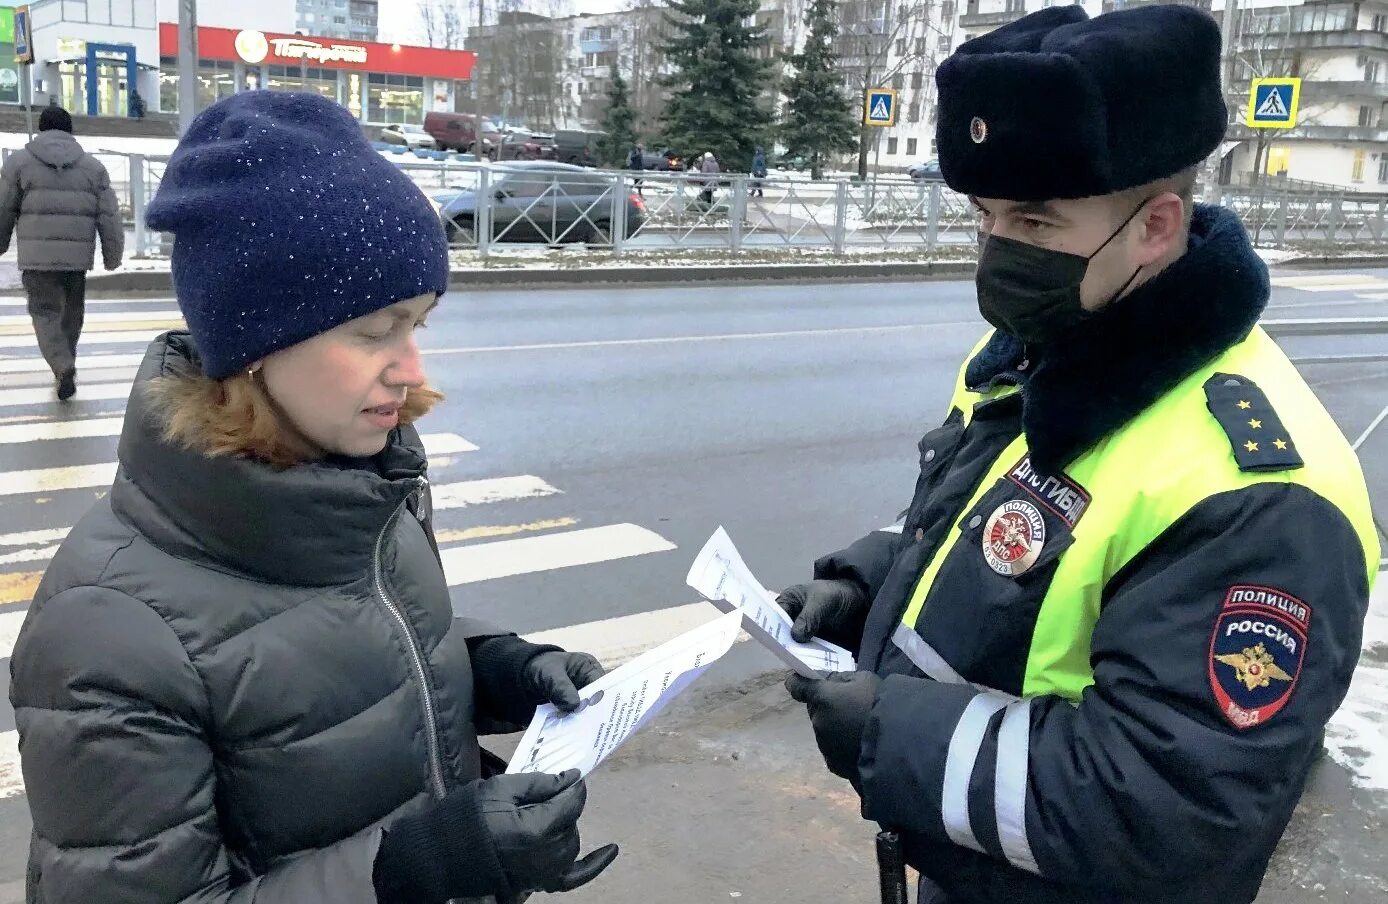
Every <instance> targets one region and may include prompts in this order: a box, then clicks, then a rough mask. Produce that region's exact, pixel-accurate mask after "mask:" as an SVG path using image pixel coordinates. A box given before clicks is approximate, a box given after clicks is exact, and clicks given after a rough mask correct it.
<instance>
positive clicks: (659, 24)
mask: <svg viewBox="0 0 1388 904" xmlns="http://www.w3.org/2000/svg"><path fill="white" fill-rule="evenodd" d="M665 8H666V7H665V4H664V2H663V0H630V2H629V3H628V5H627V15H625V16H623V17H622V20H623V24H622V32H623V34H622V43H621V47H622V55H623V59H622V62H623V63H624V64H625V65H624V67H623V68H624V69H625V70H626V71H627V72H628V73H629V74H628V75H627V81H628V83H629V87H630V89H631V106H632V109H633V110H635V111H636V124H637V131H638V132H639V133H641V134H644V135H650V134H653V133H654V132H655V131H656V130H657V129H658V128H659V122H660V114H661V112H662V111H663V110H664V109H665V88H663V87H662V86H661V84H660V77H661V76H662V75H666V74H668V71H669V70H668V67H667V66H666V64H665V58H664V55H663V54H662V53H661V50H660V48H661V47H662V46H663V45H664V44H665V40H666V33H665V15H664V11H665Z"/></svg>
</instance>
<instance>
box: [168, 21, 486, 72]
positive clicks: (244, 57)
mask: <svg viewBox="0 0 1388 904" xmlns="http://www.w3.org/2000/svg"><path fill="white" fill-rule="evenodd" d="M159 53H160V55H161V56H166V57H173V56H178V26H177V25H176V24H174V23H172V22H161V23H159ZM198 56H199V57H201V58H202V59H204V60H227V61H230V62H241V63H246V64H247V65H260V64H262V63H264V64H266V65H269V66H300V65H303V66H313V67H318V68H322V69H351V70H356V71H358V72H383V73H390V74H392V75H427V76H433V77H435V78H454V79H466V78H471V77H472V67H473V66H474V65H475V64H476V62H477V54H476V53H474V52H472V51H471V50H441V49H439V48H436V47H413V46H411V45H408V44H372V43H369V42H366V41H350V40H348V39H346V38H316V37H312V36H310V35H286V34H278V33H276V32H272V31H255V30H253V29H246V30H243V31H236V30H235V29H231V28H210V27H203V28H199V29H198Z"/></svg>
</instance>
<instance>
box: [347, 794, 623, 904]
mask: <svg viewBox="0 0 1388 904" xmlns="http://www.w3.org/2000/svg"><path fill="white" fill-rule="evenodd" d="M587 799H588V792H587V787H586V786H585V785H584V783H583V780H582V779H581V778H580V777H579V773H578V770H570V771H569V772H565V773H563V774H561V775H544V774H527V775H498V776H496V777H494V778H489V779H482V780H480V781H475V782H472V783H471V784H468V785H465V786H463V787H461V788H458V789H456V790H455V791H453V792H452V793H450V794H449V795H448V796H447V797H445V798H444V799H443V800H440V801H434V802H432V803H431V804H430V805H429V806H427V807H426V808H425V809H423V810H421V811H420V812H418V813H414V814H411V815H409V816H404V817H401V818H400V819H399V820H397V821H396V822H395V823H394V824H392V825H391V826H390V827H389V828H388V829H387V830H386V832H385V837H384V838H382V840H381V847H380V849H379V851H378V852H377V854H376V863H375V869H374V872H373V879H374V884H375V886H376V897H377V898H378V900H380V901H381V902H382V904H406V902H409V904H417V902H421V901H429V902H434V901H446V900H448V899H451V898H471V897H485V896H488V895H494V896H496V897H499V898H509V897H511V896H513V895H516V894H519V893H521V892H526V891H550V892H555V891H572V890H573V889H575V888H578V887H579V886H580V885H585V884H587V883H588V882H591V881H592V880H593V879H595V878H597V876H598V874H599V873H601V872H602V871H603V870H604V869H606V868H607V867H608V865H609V864H611V863H612V861H613V860H615V859H616V857H617V846H616V845H615V844H609V845H607V846H606V847H601V848H598V849H597V850H596V851H593V852H592V853H591V854H589V855H588V856H587V857H584V858H583V859H582V860H578V859H577V857H578V850H579V847H578V817H579V814H581V813H582V812H583V806H584V804H585V803H586V802H587Z"/></svg>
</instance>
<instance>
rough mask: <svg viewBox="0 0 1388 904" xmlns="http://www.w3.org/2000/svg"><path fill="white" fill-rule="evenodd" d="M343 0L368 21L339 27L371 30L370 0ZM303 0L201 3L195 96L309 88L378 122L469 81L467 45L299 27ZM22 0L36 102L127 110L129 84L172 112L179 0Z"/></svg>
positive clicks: (429, 104)
mask: <svg viewBox="0 0 1388 904" xmlns="http://www.w3.org/2000/svg"><path fill="white" fill-rule="evenodd" d="M315 2H316V0H315ZM344 2H345V3H346V8H347V10H348V11H349V14H350V11H351V10H352V9H353V8H359V11H360V12H362V18H361V22H362V23H364V24H360V25H356V24H352V23H350V22H349V23H348V26H347V29H346V30H348V31H354V32H355V33H358V34H364V33H366V31H367V30H368V28H369V29H370V31H371V33H372V34H373V35H374V34H375V33H376V32H375V7H376V4H375V3H374V2H370V3H363V2H362V0H344ZM306 3H307V0H305V3H301V4H300V8H299V9H296V8H295V7H294V5H293V4H290V3H286V2H284V0H237V2H236V3H234V4H233V3H225V4H210V3H203V4H200V5H199V10H198V13H199V16H198V56H199V59H198V64H197V80H198V90H197V93H198V106H199V108H202V107H206V106H207V105H209V104H211V103H213V102H215V101H216V100H218V99H219V98H222V97H225V96H227V95H229V94H232V93H234V92H236V91H244V90H248V89H253V88H270V89H281V90H306V91H317V92H318V93H320V94H323V95H324V96H326V97H329V98H331V99H333V100H335V101H337V102H339V103H341V104H343V106H345V107H347V109H349V110H351V111H352V113H353V114H354V115H356V116H357V117H358V118H359V119H361V120H362V122H363V123H367V124H372V125H386V124H393V123H419V122H421V121H422V120H423V118H424V114H425V113H426V112H427V111H429V110H452V109H453V108H454V103H455V98H456V97H457V96H458V95H460V94H463V93H466V92H465V89H460V88H459V87H458V86H459V83H462V84H463V85H466V83H467V80H468V79H469V78H471V76H472V70H473V66H474V62H475V57H474V55H473V54H472V53H470V52H468V51H462V50H439V49H434V48H428V47H413V46H408V45H401V44H380V43H376V42H373V41H367V40H362V39H360V38H350V37H340V36H335V35H329V34H321V33H318V32H315V31H307V30H305V29H304V28H302V27H299V26H300V25H301V24H303V25H308V24H311V23H316V22H317V21H318V20H317V18H316V15H317V14H316V13H313V15H314V16H315V18H314V19H312V20H310V19H309V18H307V15H308V14H306V13H305V12H304V10H303V9H302V7H303V6H305V4H306ZM328 3H329V5H330V6H331V5H334V4H336V3H337V0H328ZM29 7H30V15H31V18H32V22H33V46H34V56H35V59H34V66H33V70H32V77H33V79H34V85H35V89H36V91H35V101H36V103H38V104H40V105H42V104H44V103H47V102H48V101H49V100H50V99H51V100H52V101H54V102H56V103H59V104H61V105H63V106H64V107H66V108H67V109H69V110H71V111H73V112H75V113H85V114H87V115H91V116H128V115H130V113H131V103H130V101H131V93H132V89H133V90H134V91H138V92H139V94H140V96H141V99H142V100H143V102H144V107H145V111H146V112H148V113H156V112H162V113H174V112H177V108H178V77H179V76H178V63H177V56H178V3H177V0H36V2H33V3H31V4H29ZM366 7H370V8H371V12H370V15H369V16H367V15H366V12H365V8H366ZM334 8H335V7H334ZM368 20H369V22H368ZM4 21H5V18H4V16H3V15H0V103H3V102H5V100H6V95H5V93H4V90H5V86H6V82H7V81H9V79H7V78H6V77H5V74H4V69H5V67H4V65H3V64H4V59H3V49H4V44H3V39H4V38H5V34H4V31H3V23H4ZM10 21H11V22H12V19H11V20H10ZM327 24H329V25H332V24H336V23H333V22H331V21H330V22H329V23H327ZM9 40H10V41H11V45H10V46H11V47H12V42H13V38H12V37H11V38H10V39H9ZM10 59H11V60H12V59H13V53H12V52H11V57H10ZM15 81H16V82H17V79H16V80H15ZM15 99H17V97H16V98H15Z"/></svg>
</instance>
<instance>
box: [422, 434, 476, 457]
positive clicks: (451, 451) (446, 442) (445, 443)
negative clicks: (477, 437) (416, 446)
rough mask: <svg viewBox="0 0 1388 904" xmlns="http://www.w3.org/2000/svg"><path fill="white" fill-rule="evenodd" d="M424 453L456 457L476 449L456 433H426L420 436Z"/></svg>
mask: <svg viewBox="0 0 1388 904" xmlns="http://www.w3.org/2000/svg"><path fill="white" fill-rule="evenodd" d="M420 439H421V440H423V442H424V451H426V452H428V453H429V454H430V455H458V454H461V453H463V452H476V451H477V447H476V446H475V445H473V444H472V443H470V442H468V441H467V440H465V439H463V438H462V437H461V436H459V435H458V434H456V433H426V434H424V435H422V436H420Z"/></svg>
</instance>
